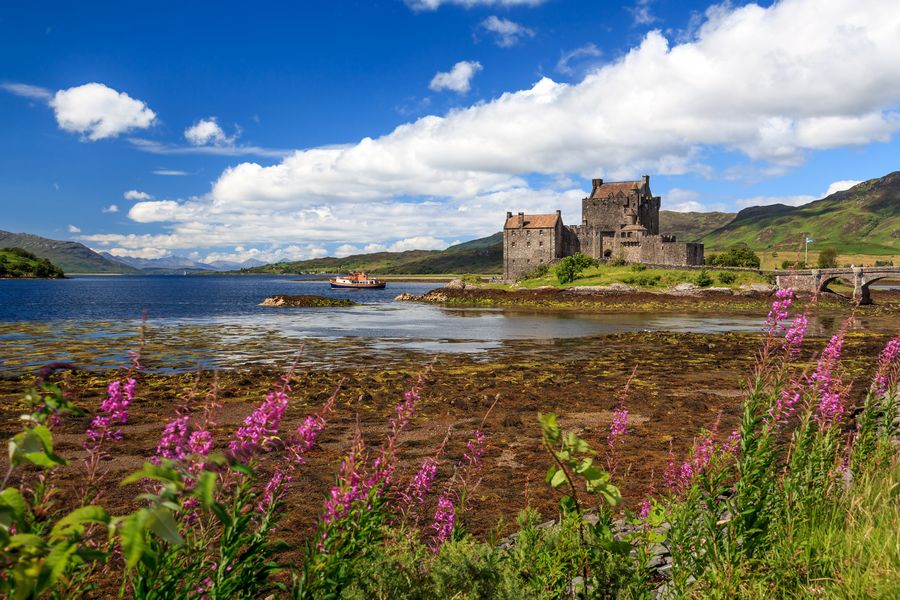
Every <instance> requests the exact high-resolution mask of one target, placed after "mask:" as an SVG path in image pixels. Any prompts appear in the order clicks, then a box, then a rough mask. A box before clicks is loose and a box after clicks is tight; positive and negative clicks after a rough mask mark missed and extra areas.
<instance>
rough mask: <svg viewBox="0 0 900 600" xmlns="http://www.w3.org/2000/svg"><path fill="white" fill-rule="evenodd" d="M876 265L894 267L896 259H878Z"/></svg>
mask: <svg viewBox="0 0 900 600" xmlns="http://www.w3.org/2000/svg"><path fill="white" fill-rule="evenodd" d="M875 266H876V267H893V266H894V261H892V260H876V261H875Z"/></svg>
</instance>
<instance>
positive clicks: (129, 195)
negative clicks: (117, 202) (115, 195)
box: [122, 190, 153, 200]
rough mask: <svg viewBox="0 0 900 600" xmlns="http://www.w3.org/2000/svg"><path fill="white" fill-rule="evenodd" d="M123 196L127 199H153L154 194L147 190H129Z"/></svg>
mask: <svg viewBox="0 0 900 600" xmlns="http://www.w3.org/2000/svg"><path fill="white" fill-rule="evenodd" d="M122 197H123V198H125V199H126V200H152V199H153V196H151V195H150V194H148V193H147V192H139V191H138V190H128V191H127V192H125V193H124V194H122Z"/></svg>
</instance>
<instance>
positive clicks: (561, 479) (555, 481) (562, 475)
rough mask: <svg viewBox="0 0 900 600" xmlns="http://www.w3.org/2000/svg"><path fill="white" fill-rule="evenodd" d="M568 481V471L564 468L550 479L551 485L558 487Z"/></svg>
mask: <svg viewBox="0 0 900 600" xmlns="http://www.w3.org/2000/svg"><path fill="white" fill-rule="evenodd" d="M565 482H566V472H565V471H563V470H562V469H559V470H558V471H556V473H555V474H554V475H553V478H552V479H551V480H550V487H553V488H557V487H559V486H561V485H562V484H563V483H565Z"/></svg>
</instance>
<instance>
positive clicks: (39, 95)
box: [0, 82, 52, 101]
mask: <svg viewBox="0 0 900 600" xmlns="http://www.w3.org/2000/svg"><path fill="white" fill-rule="evenodd" d="M0 88H2V89H4V90H6V91H7V92H9V93H10V94H15V95H16V96H22V97H23V98H32V99H34V100H44V101H47V100H50V98H51V96H52V94H51V93H50V90H48V89H46V88H42V87H40V86H37V85H30V84H27V83H15V82H6V83H0Z"/></svg>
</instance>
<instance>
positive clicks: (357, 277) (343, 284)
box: [328, 271, 385, 290]
mask: <svg viewBox="0 0 900 600" xmlns="http://www.w3.org/2000/svg"><path fill="white" fill-rule="evenodd" d="M328 281H329V282H330V283H331V287H332V288H338V289H362V290H383V289H384V286H385V283H384V282H383V281H379V280H378V279H375V278H374V277H370V276H369V275H366V274H365V273H363V272H362V271H360V272H358V273H350V274H349V275H346V276H341V275H338V276H337V277H335V278H334V279H329V280H328Z"/></svg>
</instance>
